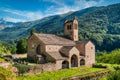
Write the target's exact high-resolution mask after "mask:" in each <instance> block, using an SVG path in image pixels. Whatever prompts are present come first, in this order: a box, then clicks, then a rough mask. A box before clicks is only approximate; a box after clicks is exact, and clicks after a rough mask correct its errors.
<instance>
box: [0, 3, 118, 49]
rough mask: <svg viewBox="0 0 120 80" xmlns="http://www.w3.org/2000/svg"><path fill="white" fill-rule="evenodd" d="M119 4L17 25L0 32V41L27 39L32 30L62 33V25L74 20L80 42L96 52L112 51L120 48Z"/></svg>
mask: <svg viewBox="0 0 120 80" xmlns="http://www.w3.org/2000/svg"><path fill="white" fill-rule="evenodd" d="M119 13H120V3H119V4H113V5H109V6H102V7H90V8H86V9H83V10H79V11H74V12H68V13H65V14H61V15H53V16H48V17H45V18H43V19H40V20H35V21H30V22H24V23H20V24H19V25H15V26H14V27H8V28H5V29H3V30H1V31H0V40H3V41H6V40H7V41H10V40H15V39H19V38H21V37H28V36H29V35H30V31H31V29H32V28H34V29H36V31H37V32H38V33H51V34H58V35H62V34H63V23H64V21H65V20H67V19H73V17H74V16H76V17H77V19H78V22H79V39H80V40H88V39H89V40H91V41H93V42H94V44H95V45H96V48H97V50H100V51H103V50H107V51H111V50H113V49H116V48H120V15H119Z"/></svg>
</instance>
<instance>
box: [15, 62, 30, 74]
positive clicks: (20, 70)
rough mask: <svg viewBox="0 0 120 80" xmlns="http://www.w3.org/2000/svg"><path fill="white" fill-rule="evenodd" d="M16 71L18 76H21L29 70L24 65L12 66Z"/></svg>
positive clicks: (27, 66) (28, 67)
mask: <svg viewBox="0 0 120 80" xmlns="http://www.w3.org/2000/svg"><path fill="white" fill-rule="evenodd" d="M14 66H15V67H16V68H17V69H18V74H19V75H23V74H24V73H27V72H28V71H29V70H30V66H29V65H25V64H16V65H14Z"/></svg>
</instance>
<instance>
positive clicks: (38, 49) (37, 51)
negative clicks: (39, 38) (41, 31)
mask: <svg viewBox="0 0 120 80" xmlns="http://www.w3.org/2000/svg"><path fill="white" fill-rule="evenodd" d="M36 53H37V54H40V45H38V46H37V48H36Z"/></svg>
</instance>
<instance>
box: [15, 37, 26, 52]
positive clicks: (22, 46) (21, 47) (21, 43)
mask: <svg viewBox="0 0 120 80" xmlns="http://www.w3.org/2000/svg"><path fill="white" fill-rule="evenodd" d="M16 48H17V53H18V54H19V53H20V54H21V53H26V52H27V41H26V39H23V38H22V39H20V40H19V41H18V42H17V46H16Z"/></svg>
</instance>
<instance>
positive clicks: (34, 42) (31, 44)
mask: <svg viewBox="0 0 120 80" xmlns="http://www.w3.org/2000/svg"><path fill="white" fill-rule="evenodd" d="M38 45H40V53H44V52H45V46H44V44H43V43H42V41H40V40H39V39H38V38H37V37H36V36H35V35H34V34H33V35H32V36H30V37H29V39H28V47H27V49H28V50H27V57H28V59H29V60H34V61H36V48H37V46H38Z"/></svg>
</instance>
